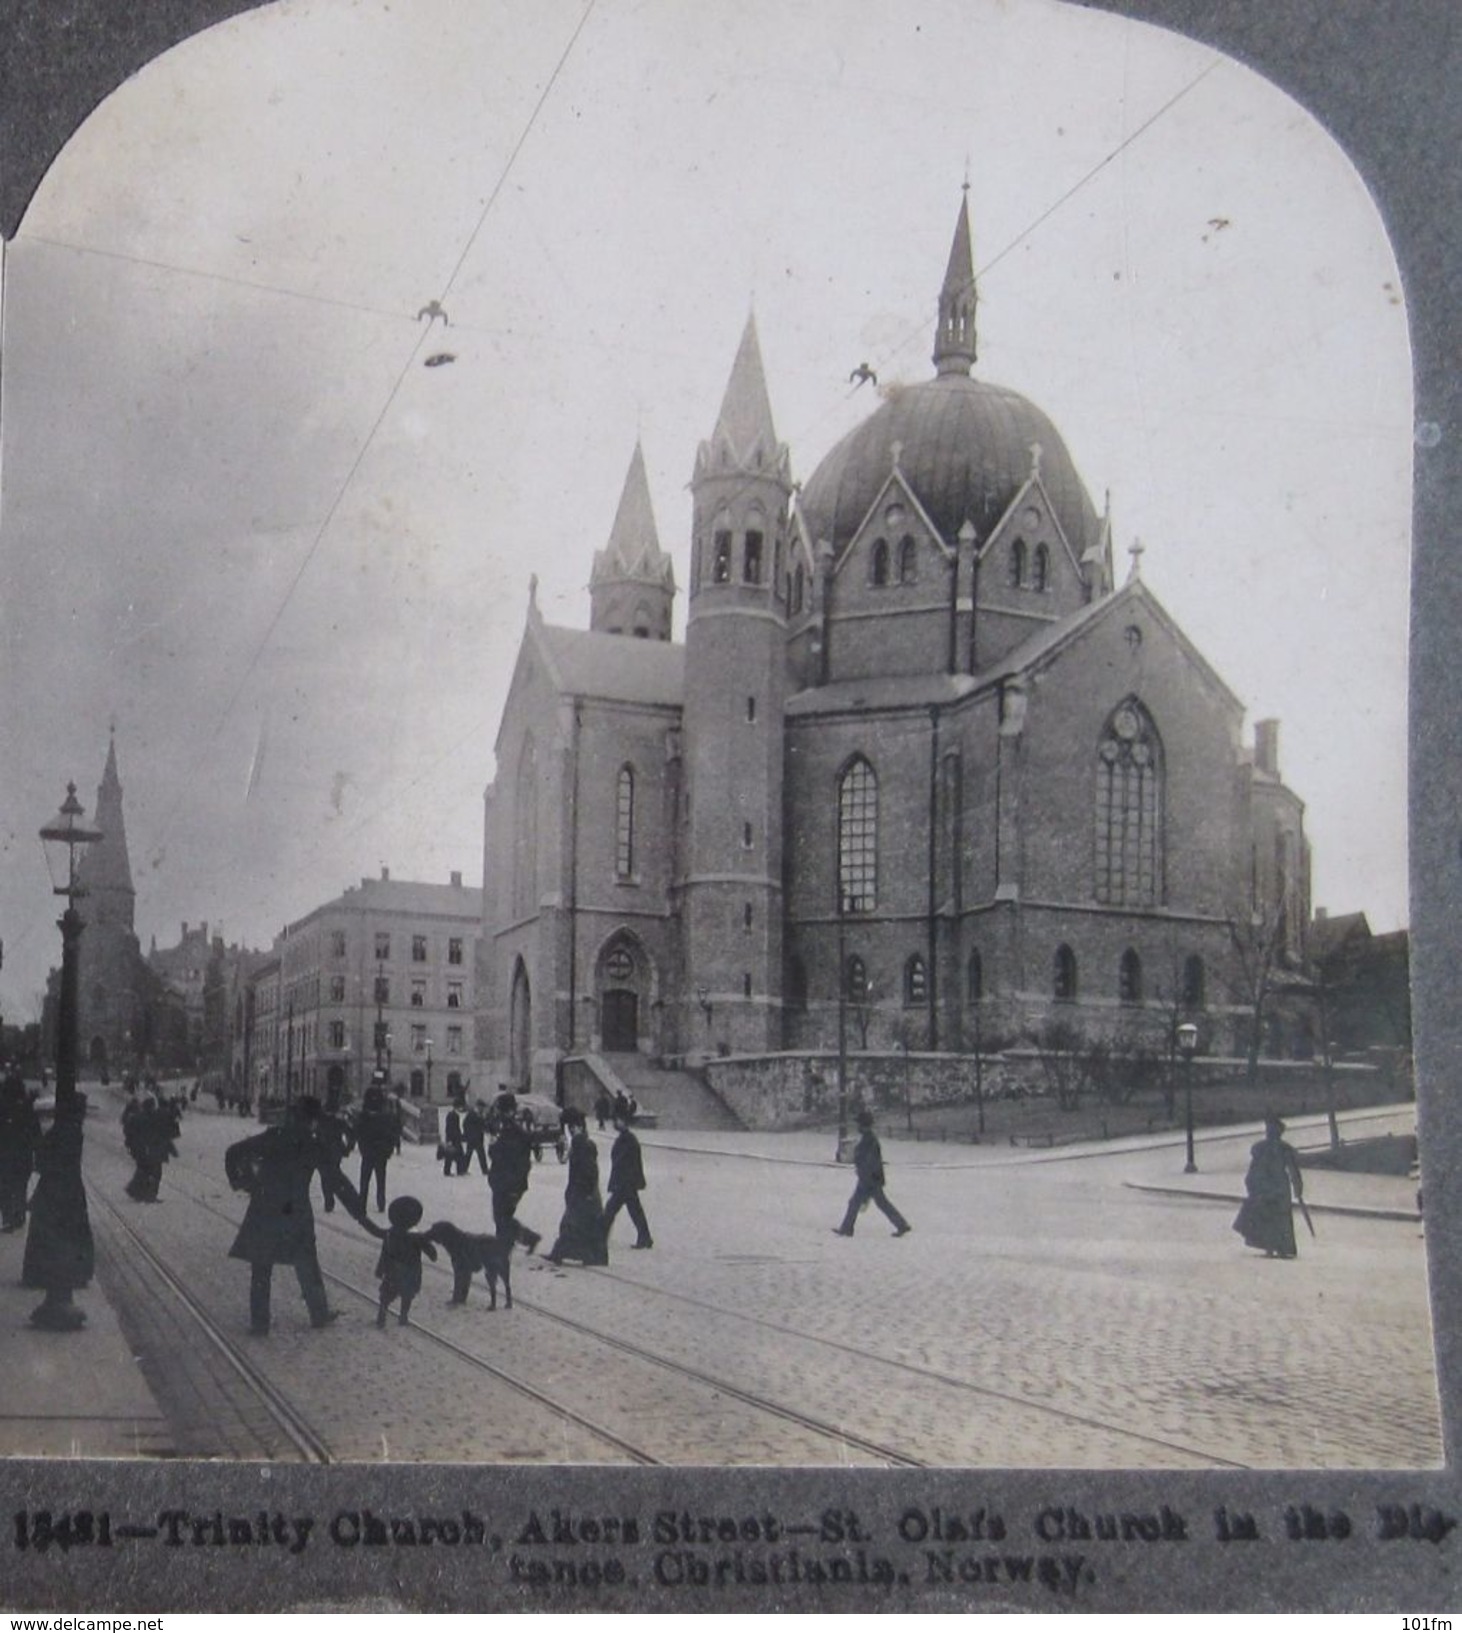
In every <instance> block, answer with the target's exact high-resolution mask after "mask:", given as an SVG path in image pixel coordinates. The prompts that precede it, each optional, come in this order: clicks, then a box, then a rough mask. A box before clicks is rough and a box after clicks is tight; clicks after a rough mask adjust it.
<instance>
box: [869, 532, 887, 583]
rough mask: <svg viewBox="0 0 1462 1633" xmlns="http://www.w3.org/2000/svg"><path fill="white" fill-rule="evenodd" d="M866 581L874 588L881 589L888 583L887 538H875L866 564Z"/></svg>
mask: <svg viewBox="0 0 1462 1633" xmlns="http://www.w3.org/2000/svg"><path fill="white" fill-rule="evenodd" d="M868 582H869V583H870V584H871V585H873V587H874V588H875V589H879V590H881V589H883V588H885V587H886V586H887V584H888V540H887V539H875V540H874V541H873V554H872V557H871V559H870V562H869V566H868Z"/></svg>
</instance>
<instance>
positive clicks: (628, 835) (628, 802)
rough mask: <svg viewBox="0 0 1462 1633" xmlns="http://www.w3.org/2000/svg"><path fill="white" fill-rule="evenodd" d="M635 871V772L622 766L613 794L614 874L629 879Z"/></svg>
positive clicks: (629, 767)
mask: <svg viewBox="0 0 1462 1633" xmlns="http://www.w3.org/2000/svg"><path fill="white" fill-rule="evenodd" d="M634 871H635V772H634V767H633V766H628V765H622V766H621V767H620V768H619V779H618V782H617V783H616V786H615V793H614V873H615V877H616V878H619V879H628V878H631V877H632V876H633V874H634Z"/></svg>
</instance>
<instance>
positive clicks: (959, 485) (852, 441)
mask: <svg viewBox="0 0 1462 1633" xmlns="http://www.w3.org/2000/svg"><path fill="white" fill-rule="evenodd" d="M1035 445H1039V447H1040V455H1039V461H1040V474H1041V481H1042V483H1043V484H1044V486H1045V489H1046V492H1047V494H1048V495H1049V496H1050V500H1051V504H1052V507H1053V508H1054V510H1055V512H1056V517H1057V520H1058V521H1059V522H1060V524H1061V528H1062V531H1063V532H1064V533H1065V535H1066V539H1067V542H1068V543H1069V544H1070V546H1071V548H1072V549H1073V551H1075V553H1076V556H1077V559H1078V560H1079V559H1080V558H1081V555H1082V553H1083V551H1084V550H1085V549H1086V548H1087V546H1088V545H1089V544H1090V543H1092V542H1093V541H1094V540H1095V538H1096V535H1097V530H1098V526H1099V523H1098V519H1097V515H1096V512H1095V510H1094V509H1093V508H1092V503H1091V499H1090V498H1089V497H1088V495H1087V492H1086V489H1085V487H1083V485H1082V481H1081V478H1080V477H1079V476H1078V475H1077V474H1076V467H1075V465H1074V464H1073V463H1072V461H1071V455H1070V454H1069V453H1068V452H1067V451H1066V444H1065V443H1064V442H1063V441H1062V440H1061V436H1060V433H1059V432H1058V431H1057V430H1056V428H1055V426H1054V425H1052V423H1051V421H1050V420H1049V419H1048V418H1047V417H1046V415H1045V414H1043V413H1042V412H1041V410H1040V409H1039V408H1037V407H1036V406H1035V404H1034V403H1032V402H1029V401H1028V400H1027V399H1026V398H1024V397H1022V396H1021V395H1020V394H1019V393H1018V392H1014V391H1009V390H1007V389H1006V388H1005V387H1003V386H996V385H990V384H988V383H987V382H986V381H983V380H975V379H971V378H970V377H969V376H968V375H967V374H963V373H958V372H949V373H941V374H940V375H938V376H937V377H936V378H935V379H933V380H928V381H925V382H924V383H923V384H921V385H915V386H906V387H903V388H895V389H894V390H893V391H892V392H891V393H890V395H889V398H888V401H887V402H885V403H884V404H883V405H882V406H881V407H880V408H879V409H877V410H876V411H875V412H874V413H873V414H872V415H870V416H869V418H868V419H866V420H864V422H863V423H862V425H859V426H856V427H854V429H853V430H852V431H850V432H849V433H848V434H847V436H845V437H844V438H843V439H842V441H841V442H839V443H838V444H837V445H836V446H835V447H834V448H833V449H832V451H831V452H830V453H829V454H828V455H827V456H826V458H825V459H823V461H822V463H821V464H820V465H819V466H818V467H817V469H816V470H815V471H814V472H813V474H812V476H811V478H810V479H809V480H808V481H807V483H806V484H805V485H804V487H803V489H802V511H803V515H804V516H805V518H806V521H807V526H808V529H809V532H810V533H811V536H812V539H813V540H814V542H815V543H818V544H820V543H821V542H822V541H823V540H824V539H826V540H828V541H829V542H830V543H831V544H832V546H833V548H834V549H835V550H841V549H842V548H843V546H844V545H845V544H846V543H847V542H848V540H849V539H850V538H852V536H853V534H854V533H855V532H856V531H857V529H858V527H859V525H860V524H861V523H862V521H863V519H864V517H865V516H866V515H867V514H868V510H869V507H870V506H871V505H872V504H873V502H874V500H875V499H877V497H878V495H879V493H880V492H881V490H882V488H883V485H884V483H885V482H886V481H887V479H888V475H889V472H890V471H891V470H892V468H893V464H894V458H895V448H897V459H898V466H899V469H900V470H901V471H902V472H903V475H904V477H905V479H906V480H907V481H908V484H909V486H910V487H911V488H912V489H913V491H914V494H915V496H916V497H917V498H918V500H919V503H920V504H921V505H923V507H924V509H925V510H926V511H927V512H928V513H929V518H930V520H931V521H932V522H933V523H934V525H935V527H937V528H938V529H939V532H940V534H941V536H942V537H943V539H944V541H945V543H946V544H950V545H952V544H953V543H954V540H955V537H956V535H957V534H958V533H959V530H960V528H961V527H962V526H963V525H964V523H965V522H966V520H968V521H969V522H970V523H972V524H973V526H974V529H975V536H976V540H977V542H979V543H983V542H984V540H985V539H986V538H987V537H988V535H989V533H990V530H991V529H992V528H993V527H994V526H995V524H996V523H997V522H998V521H999V520H1000V518H1001V516H1003V515H1004V513H1005V511H1006V509H1007V507H1008V506H1009V504H1010V502H1011V500H1012V499H1014V498H1015V496H1016V494H1017V493H1019V491H1020V489H1021V487H1022V486H1023V484H1024V483H1025V481H1026V479H1027V477H1029V476H1030V474H1031V466H1032V463H1033V461H1034V459H1035V457H1036V456H1034V455H1033V454H1032V448H1033V446H1035Z"/></svg>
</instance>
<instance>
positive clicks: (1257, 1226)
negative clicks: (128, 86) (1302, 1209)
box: [1234, 1117, 1305, 1259]
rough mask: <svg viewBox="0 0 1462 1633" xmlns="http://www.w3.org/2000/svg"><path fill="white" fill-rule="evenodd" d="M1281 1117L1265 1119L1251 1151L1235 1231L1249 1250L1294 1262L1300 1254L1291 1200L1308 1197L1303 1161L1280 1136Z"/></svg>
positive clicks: (1282, 1129)
mask: <svg viewBox="0 0 1462 1633" xmlns="http://www.w3.org/2000/svg"><path fill="white" fill-rule="evenodd" d="M1283 1133H1284V1124H1283V1123H1282V1122H1281V1121H1280V1120H1279V1118H1278V1117H1266V1118H1265V1119H1264V1138H1263V1139H1262V1140H1260V1141H1259V1142H1258V1144H1257V1145H1255V1146H1254V1147H1253V1148H1252V1149H1251V1151H1250V1152H1249V1171H1248V1173H1247V1174H1246V1175H1245V1176H1244V1189H1245V1190H1246V1191H1247V1192H1248V1195H1247V1197H1246V1198H1245V1199H1244V1203H1243V1206H1242V1207H1241V1208H1240V1209H1239V1212H1238V1217H1237V1218H1236V1219H1235V1220H1234V1229H1235V1230H1236V1231H1238V1233H1239V1235H1240V1236H1242V1237H1243V1238H1244V1241H1245V1243H1246V1244H1247V1245H1248V1246H1249V1247H1256V1248H1261V1249H1262V1250H1263V1252H1264V1255H1265V1257H1266V1258H1270V1259H1275V1258H1278V1259H1292V1258H1294V1256H1295V1254H1296V1252H1297V1251H1298V1249H1297V1247H1296V1244H1295V1235H1294V1212H1293V1207H1292V1201H1291V1198H1292V1197H1302V1196H1303V1195H1304V1194H1305V1182H1304V1177H1303V1175H1302V1174H1301V1172H1300V1159H1299V1157H1298V1156H1297V1155H1296V1153H1295V1149H1294V1147H1293V1146H1292V1145H1289V1144H1288V1143H1287V1142H1286V1141H1285V1140H1284V1139H1282V1138H1281V1136H1282V1135H1283Z"/></svg>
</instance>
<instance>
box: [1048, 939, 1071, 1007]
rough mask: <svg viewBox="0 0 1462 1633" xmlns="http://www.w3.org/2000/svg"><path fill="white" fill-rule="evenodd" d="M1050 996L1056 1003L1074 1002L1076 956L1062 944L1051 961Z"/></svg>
mask: <svg viewBox="0 0 1462 1633" xmlns="http://www.w3.org/2000/svg"><path fill="white" fill-rule="evenodd" d="M1051 996H1052V997H1053V998H1055V999H1056V1001H1057V1002H1058V1003H1063V1004H1071V1003H1075V1002H1076V954H1075V953H1074V952H1072V950H1071V949H1070V948H1069V947H1068V946H1067V945H1066V944H1065V943H1064V942H1063V943H1062V944H1061V945H1060V946H1059V947H1058V948H1057V949H1056V956H1055V958H1054V959H1053V960H1052V961H1051Z"/></svg>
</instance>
